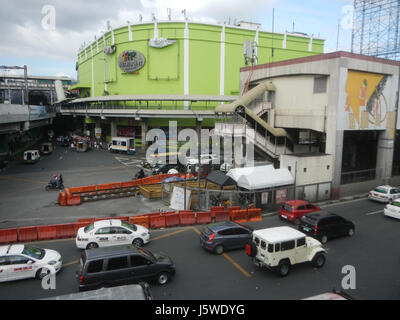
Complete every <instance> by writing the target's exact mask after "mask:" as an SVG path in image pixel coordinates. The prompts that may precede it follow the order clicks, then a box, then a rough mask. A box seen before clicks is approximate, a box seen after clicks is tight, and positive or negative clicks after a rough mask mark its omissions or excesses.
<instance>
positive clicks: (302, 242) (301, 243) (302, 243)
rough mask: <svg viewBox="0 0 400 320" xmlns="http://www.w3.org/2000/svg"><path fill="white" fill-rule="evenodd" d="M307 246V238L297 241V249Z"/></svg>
mask: <svg viewBox="0 0 400 320" xmlns="http://www.w3.org/2000/svg"><path fill="white" fill-rule="evenodd" d="M305 244H306V238H301V239H297V247H302V246H304V245H305Z"/></svg>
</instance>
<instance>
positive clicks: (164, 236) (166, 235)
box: [151, 229, 188, 241]
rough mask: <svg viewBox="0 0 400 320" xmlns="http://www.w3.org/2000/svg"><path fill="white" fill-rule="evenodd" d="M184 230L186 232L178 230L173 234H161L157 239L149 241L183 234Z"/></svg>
mask: <svg viewBox="0 0 400 320" xmlns="http://www.w3.org/2000/svg"><path fill="white" fill-rule="evenodd" d="M186 230H188V229H184V230H178V231H175V232H171V233H167V234H163V235H162V236H158V237H156V238H153V239H151V240H152V241H154V240H159V239H162V238H166V237H169V236H172V235H174V234H178V233H182V232H185V231H186Z"/></svg>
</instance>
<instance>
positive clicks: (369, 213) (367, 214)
mask: <svg viewBox="0 0 400 320" xmlns="http://www.w3.org/2000/svg"><path fill="white" fill-rule="evenodd" d="M380 212H383V210H378V211H374V212H368V213H366V214H365V215H366V216H370V215H372V214H375V213H380Z"/></svg>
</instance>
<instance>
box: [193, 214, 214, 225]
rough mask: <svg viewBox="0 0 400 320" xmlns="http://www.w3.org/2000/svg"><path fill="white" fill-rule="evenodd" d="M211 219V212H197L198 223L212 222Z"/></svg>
mask: <svg viewBox="0 0 400 320" xmlns="http://www.w3.org/2000/svg"><path fill="white" fill-rule="evenodd" d="M211 221H212V217H211V212H209V211H206V212H197V213H196V222H197V223H198V224H205V223H211Z"/></svg>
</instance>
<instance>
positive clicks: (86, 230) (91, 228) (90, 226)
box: [83, 223, 94, 233]
mask: <svg viewBox="0 0 400 320" xmlns="http://www.w3.org/2000/svg"><path fill="white" fill-rule="evenodd" d="M93 228H94V224H93V223H92V224H89V225H88V226H87V227H85V229H83V231H85V233H88V232H90V231H92V230H93Z"/></svg>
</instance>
